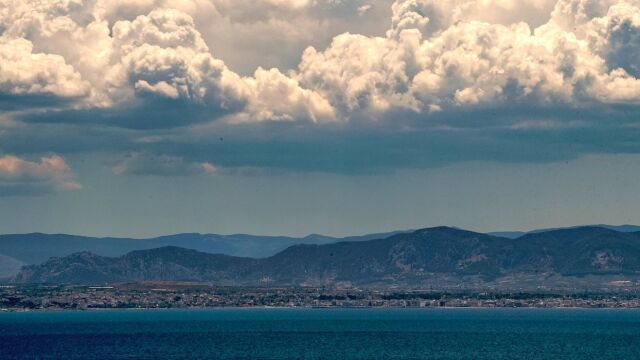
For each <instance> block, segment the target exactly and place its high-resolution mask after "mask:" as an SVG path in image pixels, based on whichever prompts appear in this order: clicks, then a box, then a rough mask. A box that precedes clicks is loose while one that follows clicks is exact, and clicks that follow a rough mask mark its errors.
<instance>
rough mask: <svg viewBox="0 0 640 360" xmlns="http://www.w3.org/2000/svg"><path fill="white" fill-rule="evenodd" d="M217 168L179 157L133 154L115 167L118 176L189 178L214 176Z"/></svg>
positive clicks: (207, 163) (114, 170)
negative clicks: (188, 176)
mask: <svg viewBox="0 0 640 360" xmlns="http://www.w3.org/2000/svg"><path fill="white" fill-rule="evenodd" d="M215 171H216V167H215V166H214V165H213V164H211V163H209V162H193V161H187V160H185V159H184V158H182V157H179V156H171V155H154V154H149V153H132V154H128V155H126V156H125V157H124V158H123V159H121V160H120V161H118V163H117V164H116V165H115V166H113V172H114V173H115V174H116V175H156V176H187V175H201V174H212V173H214V172H215Z"/></svg>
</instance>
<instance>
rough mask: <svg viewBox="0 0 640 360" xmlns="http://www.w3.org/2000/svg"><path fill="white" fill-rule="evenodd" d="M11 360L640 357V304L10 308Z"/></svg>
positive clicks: (2, 350)
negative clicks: (636, 307)
mask: <svg viewBox="0 0 640 360" xmlns="http://www.w3.org/2000/svg"><path fill="white" fill-rule="evenodd" d="M0 358H2V359H434V360H435V359H438V360H444V359H451V360H453V359H470V360H471V359H474V360H477V359H491V360H496V359H526V360H532V359H554V360H556V359H598V360H602V359H640V310H633V309H522V308H516V309H514V308H499V309H469V308H462V309H461V308H443V309H440V308H439V309H334V308H329V309H307V308H292V309H281V308H250V309H230V308H226V309H203V310H102V311H99V310H89V311H32V312H21V313H18V312H14V313H0Z"/></svg>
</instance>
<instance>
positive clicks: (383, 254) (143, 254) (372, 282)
mask: <svg viewBox="0 0 640 360" xmlns="http://www.w3.org/2000/svg"><path fill="white" fill-rule="evenodd" d="M616 279H618V280H620V279H623V280H624V281H628V279H632V280H633V281H636V280H638V279H640V234H639V233H623V232H618V231H614V230H610V229H607V228H601V227H582V228H572V229H561V230H552V231H547V232H541V233H532V234H527V235H524V236H521V237H520V238H517V239H508V238H503V237H497V236H491V235H487V234H481V233H476V232H471V231H466V230H460V229H454V228H448V227H436V228H428V229H422V230H417V231H414V232H411V233H402V234H396V235H392V236H389V237H387V238H384V239H375V240H367V241H344V242H337V243H331V244H325V245H317V244H301V245H294V246H291V247H289V248H287V249H285V250H284V251H281V252H279V253H277V254H275V255H273V256H270V257H267V258H262V259H251V258H246V257H234V256H227V255H214V254H206V253H202V252H198V251H194V250H187V249H182V248H177V247H163V248H160V249H153V250H142V251H135V252H131V253H129V254H127V255H124V256H120V257H102V256H97V255H93V254H89V253H79V254H74V255H72V256H67V257H63V258H54V259H50V260H49V261H47V262H46V263H44V264H42V265H32V266H28V267H26V268H25V269H24V270H23V271H22V272H21V273H20V274H19V275H18V277H17V278H16V281H19V282H67V283H76V282H77V283H102V282H122V281H142V280H192V281H210V282H213V283H216V284H221V285H261V284H262V285H264V284H274V285H281V286H301V285H303V286H304V285H336V284H341V285H350V284H352V285H359V286H408V287H425V286H433V287H451V286H453V287H455V286H458V287H467V288H469V287H486V286H520V287H522V286H532V287H536V286H577V285H579V284H582V285H584V286H591V285H594V284H598V286H600V285H602V284H606V283H608V282H611V281H612V280H616Z"/></svg>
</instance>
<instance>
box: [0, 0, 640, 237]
mask: <svg viewBox="0 0 640 360" xmlns="http://www.w3.org/2000/svg"><path fill="white" fill-rule="evenodd" d="M0 9H1V10H0V233H23V232H34V231H39V232H48V233H73V234H84V235H94V236H134V237H148V236H154V235H160V234H170V233H179V232H204V233H206V232H211V233H253V234H271V235H275V234H280V235H296V236H299V235H306V234H309V233H322V234H327V235H336V236H341V235H355V234H363V233H370V232H378V231H389V230H396V229H415V228H421V227H427V226H437V225H451V226H458V227H462V228H467V229H472V230H477V231H494V230H527V229H534V228H543V227H557V226H570V225H579V224H592V223H611V224H623V223H636V224H640V201H639V200H640V191H638V186H639V184H640V182H639V181H638V179H640V141H639V140H638V139H640V61H639V60H638V59H640V0H597V1H596V0H438V1H436V0H380V1H372V0H350V1H347V0H251V1H250V0H233V1H232V0H195V1H178V0H175V1H170V0H128V1H124V0H109V1H107V0H44V1H43V0H37V1H36V0H0Z"/></svg>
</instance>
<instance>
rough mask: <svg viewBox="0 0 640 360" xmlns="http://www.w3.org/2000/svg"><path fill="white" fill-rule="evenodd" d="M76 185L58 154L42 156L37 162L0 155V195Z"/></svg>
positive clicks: (66, 188) (73, 188)
mask: <svg viewBox="0 0 640 360" xmlns="http://www.w3.org/2000/svg"><path fill="white" fill-rule="evenodd" d="M80 187H81V186H80V184H79V183H78V182H76V181H75V180H74V178H73V173H72V172H71V169H70V168H69V166H68V165H67V163H66V162H65V160H64V158H62V157H61V156H58V155H51V156H44V157H42V158H40V161H39V162H35V161H28V160H24V159H22V158H19V157H16V156H12V155H5V156H3V157H0V195H25V194H27V195H28V194H41V193H48V192H52V191H61V190H77V189H80Z"/></svg>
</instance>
